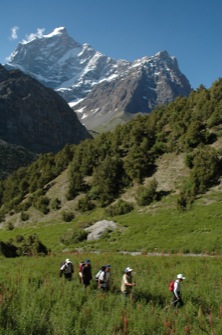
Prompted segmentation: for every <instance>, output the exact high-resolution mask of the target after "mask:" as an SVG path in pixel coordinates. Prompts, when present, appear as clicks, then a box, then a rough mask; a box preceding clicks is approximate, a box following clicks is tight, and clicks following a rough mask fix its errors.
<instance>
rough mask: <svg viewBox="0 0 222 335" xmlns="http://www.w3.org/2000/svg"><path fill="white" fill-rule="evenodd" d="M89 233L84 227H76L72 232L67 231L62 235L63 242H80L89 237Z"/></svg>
mask: <svg viewBox="0 0 222 335" xmlns="http://www.w3.org/2000/svg"><path fill="white" fill-rule="evenodd" d="M87 235H88V233H87V232H86V231H85V230H83V229H75V230H73V231H71V232H66V233H65V234H64V235H63V236H62V237H61V242H62V243H64V244H66V245H69V244H71V243H79V242H82V241H85V240H86V239H87Z"/></svg>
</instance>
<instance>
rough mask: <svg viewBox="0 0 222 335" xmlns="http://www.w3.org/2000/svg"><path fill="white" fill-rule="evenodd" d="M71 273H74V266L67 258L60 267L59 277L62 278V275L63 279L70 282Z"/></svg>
mask: <svg viewBox="0 0 222 335" xmlns="http://www.w3.org/2000/svg"><path fill="white" fill-rule="evenodd" d="M73 273H74V266H73V264H72V262H71V261H70V259H69V258H67V259H66V260H65V262H64V263H63V264H62V266H61V267H60V272H59V276H60V277H62V275H64V277H65V279H67V280H72V275H73Z"/></svg>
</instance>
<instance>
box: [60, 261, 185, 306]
mask: <svg viewBox="0 0 222 335" xmlns="http://www.w3.org/2000/svg"><path fill="white" fill-rule="evenodd" d="M110 270H111V265H110V264H106V265H104V266H102V267H101V268H100V269H99V271H98V272H97V273H96V275H95V277H94V278H95V280H96V282H97V287H98V288H99V289H101V290H103V291H108V290H109V288H110V287H109V284H110ZM132 272H133V269H131V268H130V267H127V268H125V270H124V274H123V276H122V281H121V287H120V290H121V293H122V294H123V295H124V296H125V297H128V296H129V295H130V294H131V292H132V288H133V286H136V283H135V282H133V276H132ZM73 274H74V266H73V263H72V262H71V261H70V259H69V258H67V259H66V260H65V262H64V263H63V264H62V265H61V267H60V272H59V276H60V277H62V275H64V277H65V279H66V280H72V277H73ZM92 279H93V276H92V268H91V262H90V260H89V259H87V260H85V261H84V262H81V263H80V264H79V281H80V283H82V284H83V285H84V287H85V288H87V286H89V285H90V282H91V280H92ZM184 279H185V277H184V276H183V275H182V274H181V273H180V274H178V275H177V278H176V280H175V281H172V282H171V283H170V285H169V290H170V291H171V292H172V294H173V298H172V301H171V304H172V306H173V307H182V306H183V304H184V303H183V300H182V295H181V282H182V281H183V280H184Z"/></svg>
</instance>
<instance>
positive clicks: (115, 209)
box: [105, 200, 133, 216]
mask: <svg viewBox="0 0 222 335" xmlns="http://www.w3.org/2000/svg"><path fill="white" fill-rule="evenodd" d="M132 210H133V205H132V204H130V203H129V202H126V201H123V200H118V201H117V202H116V203H115V204H113V205H111V206H109V207H107V208H106V210H105V212H106V214H107V215H109V216H115V215H124V214H127V213H129V212H131V211H132Z"/></svg>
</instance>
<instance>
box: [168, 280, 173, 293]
mask: <svg viewBox="0 0 222 335" xmlns="http://www.w3.org/2000/svg"><path fill="white" fill-rule="evenodd" d="M169 290H170V292H173V290H174V281H171V283H170V285H169Z"/></svg>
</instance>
